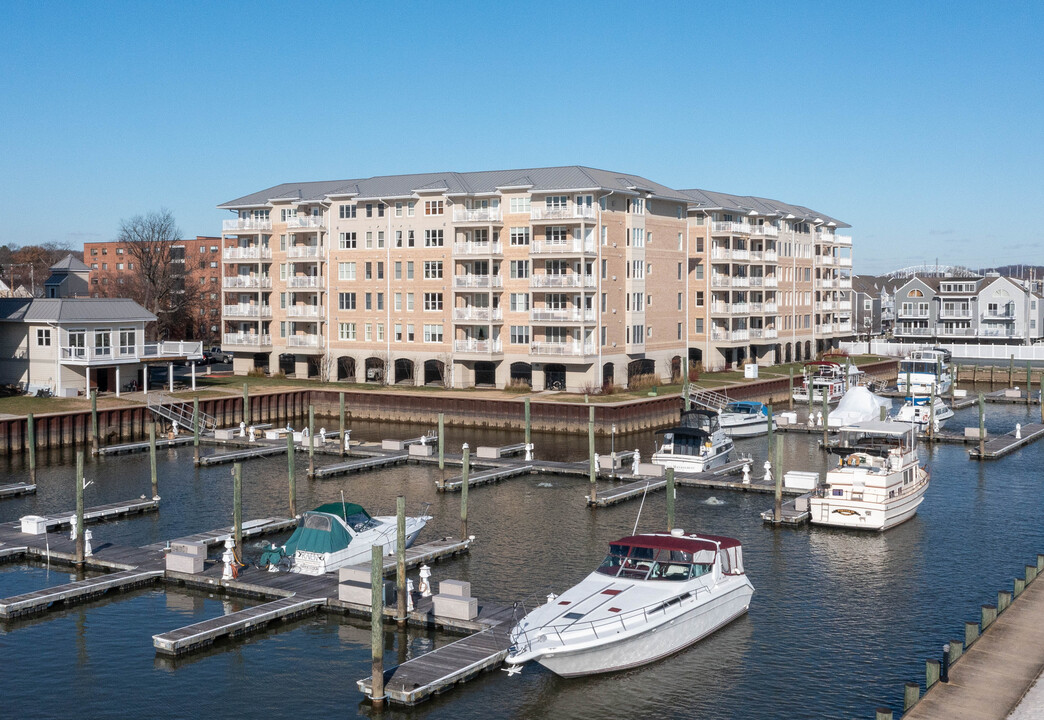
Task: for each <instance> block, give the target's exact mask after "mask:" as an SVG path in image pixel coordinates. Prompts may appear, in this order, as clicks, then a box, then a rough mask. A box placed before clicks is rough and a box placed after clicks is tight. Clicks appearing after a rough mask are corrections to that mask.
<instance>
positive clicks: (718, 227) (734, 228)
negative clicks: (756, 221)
mask: <svg viewBox="0 0 1044 720" xmlns="http://www.w3.org/2000/svg"><path fill="white" fill-rule="evenodd" d="M711 232H713V233H729V234H731V235H735V234H740V235H749V234H750V225H749V224H748V223H741V222H716V223H711Z"/></svg>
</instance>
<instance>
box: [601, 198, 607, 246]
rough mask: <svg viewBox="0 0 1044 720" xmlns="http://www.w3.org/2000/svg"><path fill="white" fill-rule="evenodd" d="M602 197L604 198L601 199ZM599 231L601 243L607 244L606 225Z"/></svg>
mask: <svg viewBox="0 0 1044 720" xmlns="http://www.w3.org/2000/svg"><path fill="white" fill-rule="evenodd" d="M604 199H605V198H603V200H604ZM599 232H600V233H601V238H602V244H603V245H608V244H609V228H608V226H606V225H603V226H602V227H601V230H600V231H599Z"/></svg>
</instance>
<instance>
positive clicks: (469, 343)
mask: <svg viewBox="0 0 1044 720" xmlns="http://www.w3.org/2000/svg"><path fill="white" fill-rule="evenodd" d="M453 351H454V352H459V353H481V354H492V353H498V352H503V346H502V344H501V341H500V339H499V338H498V339H496V340H475V339H468V340H454V341H453Z"/></svg>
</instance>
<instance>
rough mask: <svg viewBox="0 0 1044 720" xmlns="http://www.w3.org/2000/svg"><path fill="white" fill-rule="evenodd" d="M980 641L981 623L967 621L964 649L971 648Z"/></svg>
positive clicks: (965, 624)
mask: <svg viewBox="0 0 1044 720" xmlns="http://www.w3.org/2000/svg"><path fill="white" fill-rule="evenodd" d="M978 639H979V623H977V622H975V621H974V620H966V621H965V623H964V647H970V646H971V644H972V643H974V642H975V641H976V640H978Z"/></svg>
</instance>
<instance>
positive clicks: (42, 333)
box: [36, 328, 51, 347]
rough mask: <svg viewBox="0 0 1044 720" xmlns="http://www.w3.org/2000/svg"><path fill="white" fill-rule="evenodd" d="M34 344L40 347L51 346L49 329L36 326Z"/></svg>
mask: <svg viewBox="0 0 1044 720" xmlns="http://www.w3.org/2000/svg"><path fill="white" fill-rule="evenodd" d="M36 344H37V345H39V346H40V347H50V346H51V331H50V330H49V329H46V328H37V330H36Z"/></svg>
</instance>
